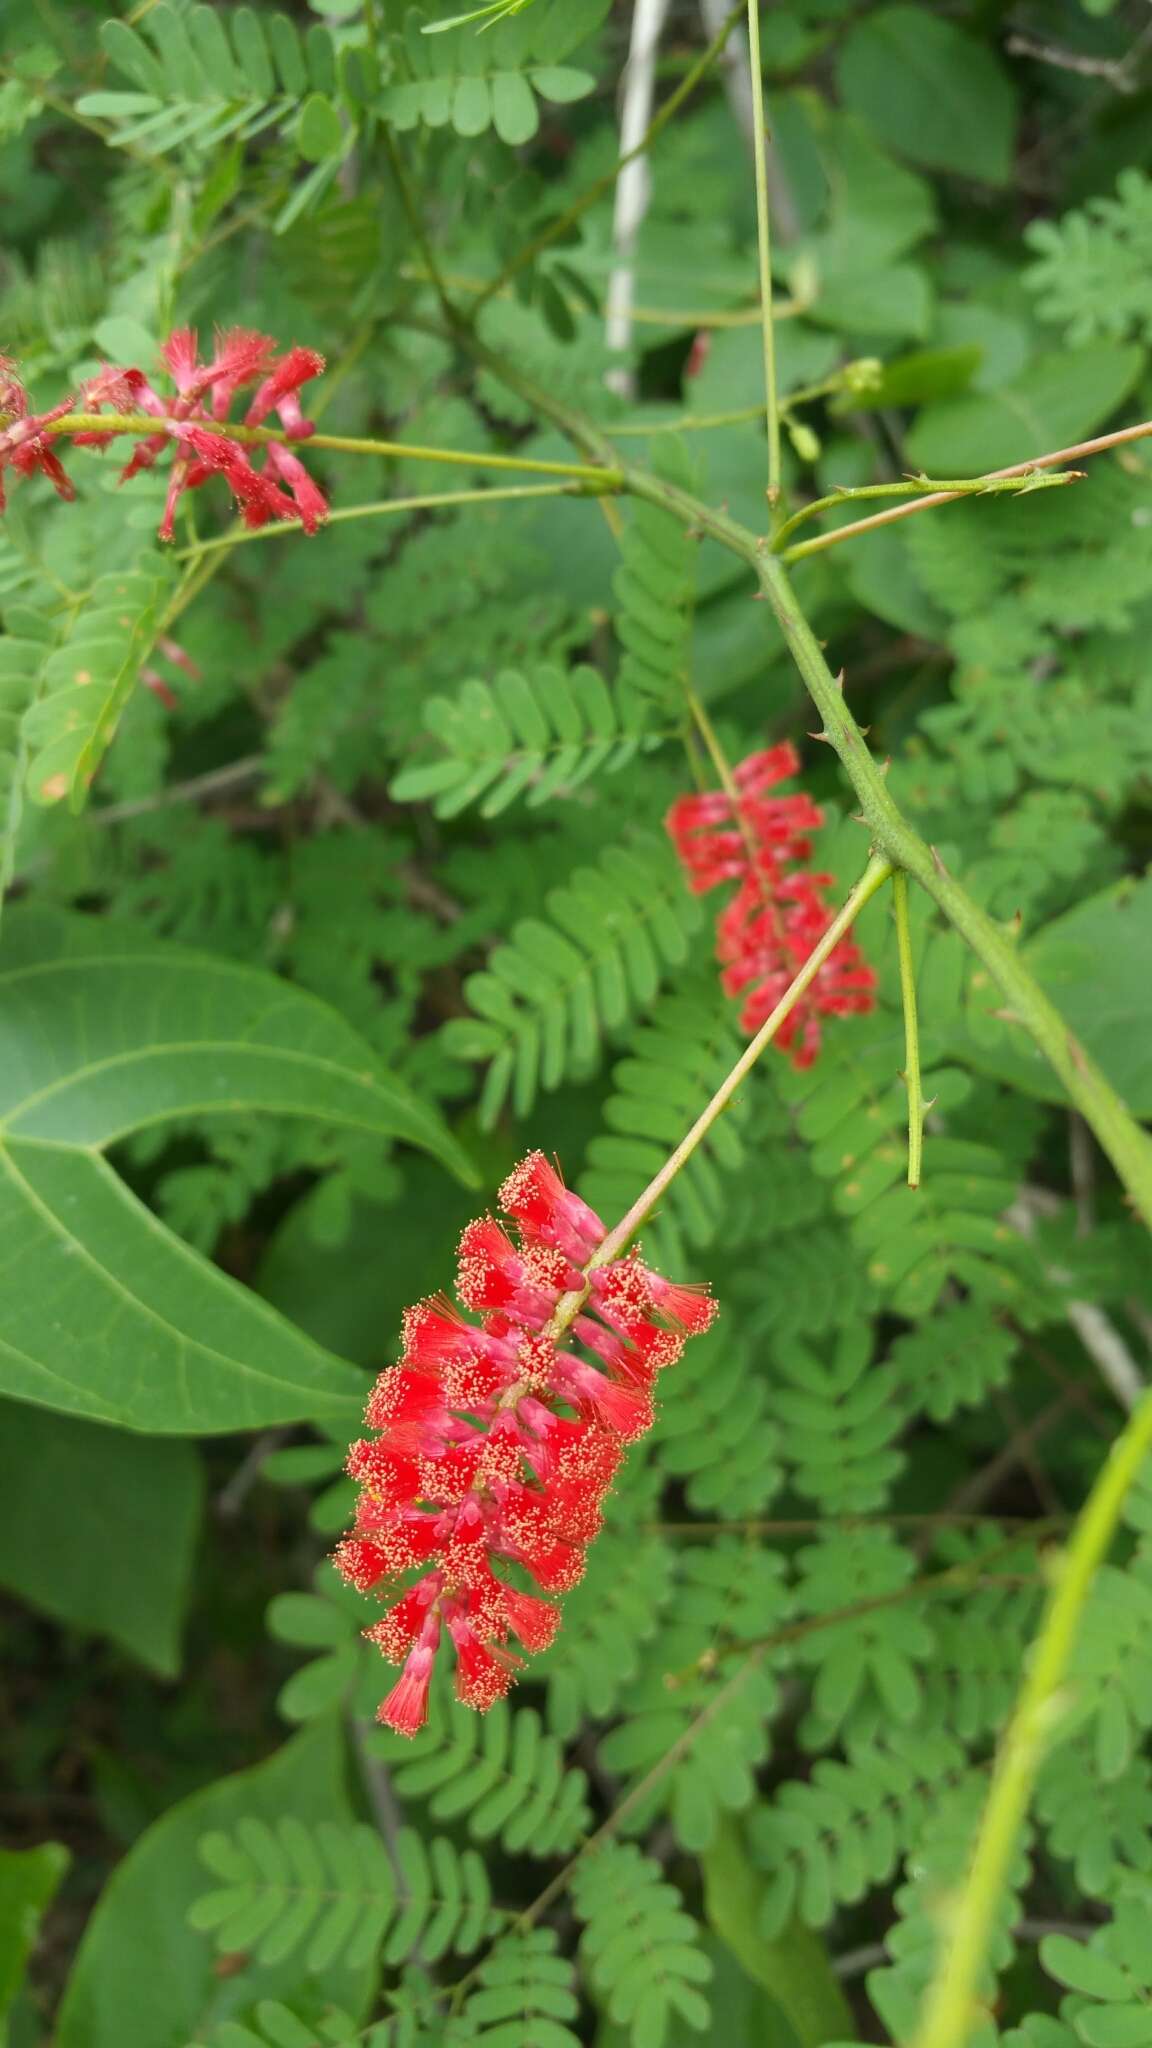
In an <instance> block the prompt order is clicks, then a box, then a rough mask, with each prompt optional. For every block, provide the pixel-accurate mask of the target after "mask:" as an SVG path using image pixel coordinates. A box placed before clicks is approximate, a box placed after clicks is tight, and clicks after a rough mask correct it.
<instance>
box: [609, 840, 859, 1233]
mask: <svg viewBox="0 0 1152 2048" xmlns="http://www.w3.org/2000/svg"><path fill="white" fill-rule="evenodd" d="M891 873H892V867H891V863H890V862H889V861H887V860H883V859H872V860H870V861H869V863H868V866H867V868H866V869H865V871H864V873H863V875H862V876H861V878H860V880H859V881H858V882H857V884H856V887H855V888H854V889H853V891H852V894H851V895H850V896H849V897H848V899H847V901H846V902H845V903H844V905H843V906H842V908H841V909H840V910H839V911H838V912H837V915H836V916H835V917H834V918H833V920H832V922H831V924H830V925H829V927H828V929H827V931H826V932H825V933H824V936H823V938H821V939H820V940H819V941H818V942H817V944H816V945H815V946H814V947H813V948H812V951H811V953H810V954H809V955H808V958H807V960H806V961H805V962H804V965H803V967H802V968H801V969H800V972H799V974H798V975H797V976H796V978H795V980H794V981H793V982H792V983H791V984H790V985H789V987H788V988H787V989H785V991H784V994H783V995H782V996H781V998H780V1001H779V1002H778V1003H777V1005H776V1008H775V1009H774V1010H773V1012H772V1014H771V1016H770V1017H768V1018H767V1019H766V1021H765V1022H764V1023H763V1024H762V1025H761V1026H760V1029H759V1031H758V1032H757V1033H756V1036H755V1038H752V1039H750V1040H749V1042H748V1044H747V1045H746V1046H745V1048H744V1051H743V1052H742V1053H741V1055H740V1058H739V1059H738V1060H737V1062H736V1064H735V1066H734V1067H733V1068H732V1071H731V1073H730V1074H728V1075H727V1076H726V1078H725V1079H724V1080H723V1081H721V1083H720V1086H719V1088H718V1089H717V1090H716V1093H715V1095H714V1096H713V1097H712V1100H711V1102H709V1104H708V1105H707V1107H706V1108H705V1109H703V1110H701V1112H700V1115H699V1116H698V1117H697V1119H696V1121H695V1123H694V1124H693V1126H692V1128H691V1130H690V1131H689V1132H688V1133H687V1135H686V1136H685V1137H683V1138H681V1140H680V1143H679V1144H678V1145H677V1147H676V1149H675V1151H674V1152H673V1153H672V1154H671V1155H670V1157H669V1158H668V1159H666V1160H665V1162H664V1165H663V1166H662V1167H661V1168H660V1171H659V1173H657V1174H655V1175H654V1176H653V1178H652V1179H651V1180H650V1181H649V1183H648V1186H647V1187H646V1188H645V1190H644V1192H643V1194H642V1195H639V1196H637V1199H636V1200H635V1201H634V1202H633V1204H632V1207H631V1208H630V1209H629V1211H628V1213H627V1215H626V1216H624V1217H622V1218H621V1220H620V1222H619V1223H618V1224H617V1225H616V1228H615V1230H610V1231H609V1232H608V1235H607V1237H606V1238H605V1239H604V1242H603V1244H601V1245H600V1246H599V1247H598V1249H597V1250H596V1251H595V1252H594V1253H593V1255H592V1258H591V1259H590V1261H589V1270H594V1269H595V1268H596V1267H599V1266H606V1265H609V1264H610V1263H611V1261H612V1260H613V1259H618V1258H619V1257H620V1255H621V1253H622V1252H623V1251H624V1250H625V1249H626V1248H627V1246H628V1245H629V1244H630V1243H631V1241H632V1239H633V1238H634V1237H635V1235H636V1233H637V1231H638V1230H641V1229H642V1228H643V1226H644V1224H645V1223H646V1222H647V1221H648V1218H649V1217H650V1216H651V1214H652V1211H653V1210H654V1209H655V1208H656V1206H657V1203H658V1202H659V1201H660V1199H661V1197H662V1196H663V1195H664V1193H665V1192H666V1190H667V1189H668V1188H669V1187H671V1185H672V1182H673V1181H674V1180H675V1178H676V1175H677V1174H678V1173H679V1172H680V1169H681V1167H683V1166H686V1165H687V1163H688V1161H689V1159H691V1157H692V1154H693V1153H694V1152H695V1151H696V1149H697V1146H699V1145H702V1144H703V1142H704V1140H705V1138H706V1137H707V1136H708V1133H709V1131H710V1130H711V1129H712V1126H713V1124H714V1123H715V1122H716V1120H717V1118H718V1117H719V1116H721V1115H722V1114H723V1112H724V1111H725V1110H726V1109H727V1107H728V1104H729V1103H730V1102H731V1100H732V1097H733V1096H734V1095H735V1093H736V1091H737V1089H738V1088H739V1086H740V1084H741V1082H742V1081H743V1080H745V1079H746V1077H747V1076H748V1075H749V1074H750V1073H751V1071H752V1069H753V1067H754V1066H755V1065H756V1062H757V1060H758V1059H759V1058H760V1055H761V1053H762V1052H764V1051H765V1050H766V1048H767V1047H768V1046H769V1045H771V1043H772V1040H773V1039H774V1038H775V1037H776V1034H777V1032H778V1031H779V1029H780V1026H781V1025H782V1024H783V1023H784V1022H785V1021H786V1020H787V1019H788V1018H789V1017H790V1016H791V1014H792V1012H793V1010H794V1009H795V1008H796V1005H797V1003H798V1002H799V1000H800V998H801V996H802V995H803V994H804V992H805V990H806V989H808V988H810V987H811V985H812V983H813V982H814V981H815V979H816V976H817V975H818V974H819V972H820V969H821V968H822V967H823V965H824V962H825V961H826V960H827V958H828V956H829V954H830V953H832V952H834V951H835V949H836V947H837V946H838V945H839V943H840V941H841V939H842V938H843V937H844V934H845V932H847V931H850V930H851V927H852V925H853V924H854V923H855V921H856V919H857V917H858V916H859V915H860V912H861V911H862V910H863V908H864V905H865V904H866V903H868V902H870V901H871V899H872V897H873V896H875V894H876V892H877V890H878V889H882V888H883V886H884V884H885V882H886V881H887V880H888V878H889V876H890V875H891Z"/></svg>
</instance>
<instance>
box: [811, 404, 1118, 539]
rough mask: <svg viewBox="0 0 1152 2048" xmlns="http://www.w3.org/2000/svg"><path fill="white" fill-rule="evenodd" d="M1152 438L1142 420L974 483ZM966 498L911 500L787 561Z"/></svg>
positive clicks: (836, 531) (942, 494) (952, 493)
mask: <svg viewBox="0 0 1152 2048" xmlns="http://www.w3.org/2000/svg"><path fill="white" fill-rule="evenodd" d="M1149 434H1152V420H1141V421H1140V423H1139V425H1138V426H1135V427H1119V428H1117V430H1116V432H1115V433H1113V434H1097V436H1096V438H1095V440H1092V441H1077V442H1075V443H1074V444H1073V446H1072V447H1071V448H1054V449H1053V450H1052V452H1051V454H1049V455H1033V456H1030V457H1029V459H1028V461H1027V462H1014V463H1011V464H1009V466H1008V468H1007V469H993V470H990V471H989V473H988V475H987V476H986V477H981V478H979V479H977V481H978V482H980V483H983V484H988V483H994V482H999V481H1000V480H1001V479H1002V478H1005V477H1014V476H1027V475H1028V473H1029V471H1030V470H1034V469H1054V468H1055V467H1056V465H1057V463H1060V462H1075V461H1077V460H1078V459H1079V458H1080V457H1081V456H1083V455H1102V454H1103V453H1104V452H1105V450H1106V449H1108V448H1123V447H1124V446H1125V445H1126V444H1127V443H1128V442H1129V441H1143V440H1145V439H1146V438H1147V436H1148V435H1149ZM964 495H966V494H965V493H964V492H962V491H960V490H958V489H955V488H954V489H952V490H947V491H931V492H929V494H928V496H927V497H924V498H913V499H911V501H910V502H909V503H908V504H906V505H890V506H889V507H888V510H887V511H886V512H873V513H872V514H871V516H870V517H869V518H868V519H853V520H852V521H851V522H850V523H849V524H848V525H847V526H835V527H833V528H832V531H831V532H830V533H819V534H817V535H816V536H815V537H814V538H813V539H812V540H804V541H801V542H800V543H799V545H798V546H797V547H795V548H789V549H788V554H787V559H788V561H790V562H795V561H798V560H799V559H800V557H801V556H802V555H814V554H816V553H817V552H818V551H819V550H821V549H823V548H833V547H839V545H840V542H841V541H842V540H852V539H853V538H854V537H855V535H856V534H858V533H872V532H874V531H875V529H876V527H878V526H890V525H891V524H892V521H893V520H894V519H911V517H912V515H913V513H915V512H929V511H931V509H932V507H933V506H934V505H951V504H954V503H955V500H956V499H957V498H958V497H963V496H964Z"/></svg>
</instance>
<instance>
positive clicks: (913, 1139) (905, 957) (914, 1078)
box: [892, 868, 924, 1188]
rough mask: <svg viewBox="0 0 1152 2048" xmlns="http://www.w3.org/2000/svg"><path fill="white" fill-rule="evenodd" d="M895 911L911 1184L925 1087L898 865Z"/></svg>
mask: <svg viewBox="0 0 1152 2048" xmlns="http://www.w3.org/2000/svg"><path fill="white" fill-rule="evenodd" d="M892 905H893V908H894V910H895V913H896V952H897V955H898V957H899V961H900V1000H901V1002H902V1004H903V1006H904V1085H905V1087H906V1088H907V1090H908V1185H909V1187H910V1188H918V1187H919V1185H920V1166H921V1161H922V1159H923V1154H924V1089H923V1086H922V1084H921V1080H920V1019H919V1016H918V1014H917V1009H916V963H915V961H914V960H913V958H912V927H911V924H910V922H909V918H908V877H907V875H906V874H905V873H904V872H903V870H902V869H900V868H898V869H897V870H896V873H895V874H894V875H893V877H892Z"/></svg>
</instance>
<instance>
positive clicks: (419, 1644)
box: [336, 1152, 715, 1735]
mask: <svg viewBox="0 0 1152 2048" xmlns="http://www.w3.org/2000/svg"><path fill="white" fill-rule="evenodd" d="M499 1200H500V1205H501V1207H502V1209H503V1210H504V1213H505V1215H506V1216H508V1217H510V1218H511V1219H512V1221H513V1223H514V1226H515V1229H516V1234H517V1237H516V1241H514V1240H513V1238H512V1237H510V1236H509V1235H508V1233H507V1232H506V1230H505V1229H504V1227H503V1225H502V1224H501V1223H499V1222H498V1221H496V1219H495V1218H493V1217H491V1216H483V1217H480V1218H478V1219H477V1220H476V1221H475V1222H473V1223H470V1224H469V1225H468V1227H467V1229H466V1230H465V1231H464V1234H463V1236H462V1238H461V1240H460V1250H459V1263H458V1267H457V1274H456V1294H457V1297H458V1300H459V1302H460V1303H461V1304H462V1305H463V1307H464V1308H465V1309H467V1310H470V1311H472V1313H473V1314H474V1315H476V1316H478V1317H479V1318H480V1320H479V1321H478V1322H475V1321H471V1320H469V1319H468V1318H467V1317H466V1316H465V1315H463V1314H461V1312H460V1309H459V1308H458V1307H457V1306H456V1305H455V1304H454V1303H453V1302H451V1301H450V1300H448V1299H447V1298H446V1297H444V1296H435V1297H433V1298H431V1299H429V1300H426V1301H421V1302H418V1303H417V1304H416V1305H415V1307H413V1308H410V1309H409V1310H408V1311H407V1313H406V1315H405V1317H404V1323H403V1351H402V1355H401V1358H400V1360H399V1362H398V1363H397V1364H395V1365H392V1366H389V1367H388V1368H387V1369H386V1370H385V1371H384V1372H383V1373H382V1374H381V1376H380V1378H379V1380H378V1381H377V1383H376V1386H375V1388H374V1389H373V1392H372V1395H371V1397H370V1399H369V1402H368V1407H367V1411H366V1420H367V1422H368V1424H369V1427H370V1428H371V1429H373V1430H374V1431H378V1432H379V1434H377V1435H374V1436H370V1437H364V1438H362V1439H361V1440H360V1441H359V1442H357V1443H355V1444H354V1445H353V1446H352V1450H351V1453H350V1455H349V1460H348V1470H349V1472H350V1474H351V1475H352V1477H353V1478H354V1479H355V1480H357V1481H358V1482H359V1485H360V1489H361V1491H360V1499H359V1505H358V1509H357V1515H356V1525H355V1530H354V1533H353V1534H352V1535H351V1536H349V1537H348V1538H346V1539H345V1541H344V1542H343V1543H342V1544H341V1545H340V1546H339V1548H338V1550H337V1552H336V1563H337V1565H338V1566H339V1568H340V1570H341V1571H342V1572H343V1574H344V1576H345V1578H347V1579H348V1580H349V1581H350V1583H351V1584H352V1585H354V1586H356V1587H357V1588H358V1589H359V1590H360V1591H362V1592H368V1591H372V1590H378V1589H380V1588H388V1589H392V1590H394V1589H395V1587H396V1584H397V1582H398V1581H399V1580H401V1579H402V1578H403V1577H404V1575H406V1574H407V1573H409V1572H411V1571H413V1570H419V1572H420V1576H419V1577H418V1578H417V1579H416V1580H415V1581H414V1583H411V1584H409V1585H408V1586H407V1587H406V1589H405V1590H404V1591H403V1592H402V1593H401V1595H400V1597H399V1599H398V1600H396V1602H395V1604H394V1605H393V1606H391V1607H390V1608H389V1609H388V1612H387V1613H386V1614H385V1616H384V1618H383V1619H382V1620H381V1621H379V1622H377V1623H376V1624H375V1625H374V1626H373V1627H371V1628H369V1629H368V1630H367V1631H366V1634H367V1635H368V1637H369V1639H370V1640H371V1641H372V1642H374V1643H376V1644H377V1646H378V1647H379V1649H380V1650H382V1651H383V1653H384V1655H385V1656H386V1657H387V1658H389V1659H391V1660H392V1661H393V1662H395V1663H402V1664H403V1667H404V1668H403V1672H402V1675H401V1677H400V1679H399V1680H398V1682H397V1684H396V1685H395V1686H394V1687H393V1689H392V1691H391V1692H390V1693H389V1695H388V1697H387V1699H386V1700H385V1701H384V1703H383V1705H382V1706H381V1708H380V1719H381V1720H382V1721H383V1722H385V1723H386V1724H387V1725H388V1726H389V1727H391V1728H395V1729H397V1730H398V1731H399V1733H400V1734H402V1735H414V1734H416V1732H417V1730H418V1729H419V1728H420V1727H421V1726H422V1725H423V1722H424V1719H425V1715H426V1712H427V1702H428V1689H429V1686H430V1684H431V1679H432V1672H433V1667H434V1665H435V1662H436V1656H437V1652H438V1650H439V1649H440V1647H441V1645H442V1643H443V1640H444V1636H445V1634H446V1635H447V1637H448V1638H449V1639H450V1641H451V1643H452V1645H453V1647H454V1649H455V1652H456V1693H457V1697H458V1698H459V1699H460V1700H461V1701H463V1702H464V1703H465V1704H466V1705H468V1706H473V1707H477V1708H479V1709H480V1710H481V1711H484V1710H486V1709H487V1708H489V1707H491V1706H493V1705H494V1704H495V1702H496V1701H497V1700H498V1699H500V1698H502V1697H503V1695H504V1694H505V1693H506V1692H507V1690H508V1688H509V1686H510V1685H511V1683H512V1680H513V1678H514V1677H515V1675H516V1671H517V1669H518V1667H519V1665H520V1664H521V1663H522V1661H523V1660H522V1659H521V1658H520V1657H519V1656H518V1655H516V1654H515V1653H513V1652H512V1651H510V1650H509V1649H508V1647H507V1645H508V1638H509V1636H514V1637H515V1638H516V1639H517V1641H518V1642H519V1643H520V1644H521V1646H522V1648H523V1649H525V1650H527V1651H530V1652H531V1651H540V1650H543V1649H546V1648H547V1647H548V1644H549V1643H550V1642H551V1641H552V1638H553V1636H554V1635H555V1632H556V1629H557V1627H558V1625H559V1619H560V1615H559V1609H558V1608H557V1607H556V1606H555V1605H554V1604H553V1602H552V1601H550V1600H545V1599H541V1598H540V1597H539V1596H540V1594H541V1593H564V1592H567V1591H569V1590H570V1588H571V1587H573V1586H574V1585H576V1584H577V1582H578V1581H579V1579H580V1577H581V1575H582V1573H583V1569H584V1553H585V1550H586V1548H587V1546H588V1544H589V1543H590V1542H591V1541H592V1539H593V1538H594V1537H595V1536H596V1534H597V1533H598V1531H599V1528H600V1525H601V1518H602V1509H603V1503H604V1498H605V1496H606V1494H607V1493H608V1490H609V1488H610V1487H611V1484H612V1480H613V1478H614V1476H615V1473H616V1470H617V1468H618V1466H619V1463H620V1460H621V1458H622V1457H623V1455H624V1451H625V1447H626V1446H627V1445H628V1444H629V1443H631V1442H633V1441H634V1440H635V1439H636V1438H637V1437H639V1436H642V1435H643V1434H644V1432H645V1431H646V1430H648V1429H650V1428H651V1427H652V1423H653V1420H654V1413H655V1411H654V1406H653V1389H654V1385H655V1381H656V1378H657V1376H658V1374H659V1373H660V1372H662V1371H664V1370H665V1369H666V1368H667V1367H668V1366H670V1365H672V1364H674V1363H675V1361H676V1359H677V1358H678V1357H679V1355H680V1353H681V1351H682V1350H683V1347H684V1341H685V1338H686V1337H689V1336H694V1335H696V1334H697V1333H698V1332H700V1331H702V1330H706V1329H707V1328H708V1326H709V1324H710V1323H711V1321H712V1319H713V1316H714V1314H715V1304H714V1302H713V1301H712V1300H711V1298H710V1297H709V1295H708V1294H707V1293H706V1292H705V1291H704V1289H702V1288H699V1287H695V1286H687V1285H679V1284H677V1283H676V1282H674V1281H671V1280H667V1279H665V1278H664V1276H663V1275H662V1274H660V1273H657V1272H655V1271H653V1269H652V1268H651V1267H649V1266H647V1265H645V1264H644V1262H643V1261H642V1259H641V1258H640V1257H639V1255H638V1253H635V1252H633V1253H630V1254H628V1255H626V1256H624V1257H620V1258H608V1259H605V1260H604V1261H603V1263H602V1264H599V1265H598V1264H597V1263H596V1255H597V1253H598V1251H599V1250H600V1248H601V1247H602V1246H603V1244H604V1239H605V1236H606V1231H605V1226H604V1224H603V1223H602V1221H601V1219H600V1217H599V1216H597V1214H596V1212H595V1210H593V1209H590V1208H589V1207H588V1205H587V1203H586V1202H583V1201H581V1199H580V1197H579V1196H578V1195H575V1194H573V1193H572V1192H571V1191H570V1190H569V1189H568V1188H566V1187H565V1185H564V1182H563V1180H562V1179H561V1177H560V1175H559V1173H558V1172H557V1170H556V1169H555V1168H554V1167H553V1166H551V1165H550V1164H549V1162H548V1160H547V1159H546V1158H545V1157H544V1155H543V1153H542V1152H530V1153H529V1154H528V1156H527V1158H526V1159H523V1160H522V1161H521V1162H520V1165H519V1166H517V1167H516V1168H515V1170H514V1171H513V1172H512V1173H511V1174H509V1176H508V1178H507V1180H506V1181H505V1182H504V1184H503V1186H502V1187H501V1189H500V1196H499ZM566 1332H570V1334H571V1338H572V1339H573V1340H575V1342H576V1344H578V1346H579V1349H578V1350H577V1349H573V1348H570V1347H569V1346H565V1345H562V1344H561V1342H560V1339H561V1337H562V1336H564V1335H565V1333H566ZM593 1361H595V1362H593ZM497 1565H498V1566H499V1567H500V1570H499V1572H498V1571H497V1570H495V1569H494V1566H497ZM509 1571H511V1572H512V1573H513V1574H518V1575H519V1576H520V1577H521V1578H524V1579H527V1580H528V1581H529V1582H530V1583H531V1584H532V1585H534V1586H535V1587H536V1588H537V1589H538V1591H537V1592H530V1591H528V1590H527V1589H526V1588H524V1587H521V1586H520V1585H518V1584H517V1583H516V1581H515V1578H514V1577H508V1576H505V1574H506V1573H507V1572H509Z"/></svg>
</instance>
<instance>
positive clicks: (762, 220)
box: [748, 0, 780, 510]
mask: <svg viewBox="0 0 1152 2048" xmlns="http://www.w3.org/2000/svg"><path fill="white" fill-rule="evenodd" d="M748 56H749V61H750V63H751V67H752V144H753V149H752V154H753V159H754V162H755V167H756V249H757V255H758V258H759V264H760V334H761V339H762V343H763V351H764V416H765V420H766V422H767V427H768V501H769V504H770V505H771V506H772V507H773V510H775V507H776V506H777V505H778V503H779V501H780V399H779V393H778V391H777V387H776V334H775V330H774V328H773V324H772V217H771V211H770V208H769V204H768V134H767V130H766V128H765V125H764V72H763V67H762V65H761V61H760V0H748Z"/></svg>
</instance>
